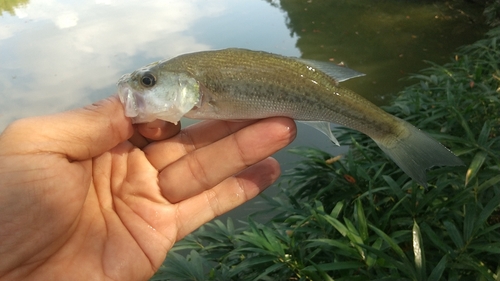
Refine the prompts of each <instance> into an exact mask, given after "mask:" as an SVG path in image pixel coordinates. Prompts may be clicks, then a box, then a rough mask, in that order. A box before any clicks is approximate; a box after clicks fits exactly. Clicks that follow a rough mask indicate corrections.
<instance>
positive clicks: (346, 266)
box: [304, 261, 365, 271]
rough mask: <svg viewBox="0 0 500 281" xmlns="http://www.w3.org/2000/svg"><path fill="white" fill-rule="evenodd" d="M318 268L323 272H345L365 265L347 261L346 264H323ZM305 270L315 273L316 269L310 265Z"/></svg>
mask: <svg viewBox="0 0 500 281" xmlns="http://www.w3.org/2000/svg"><path fill="white" fill-rule="evenodd" d="M316 266H317V268H319V269H321V270H323V271H336V270H343V269H358V268H360V267H363V266H365V265H364V264H363V263H361V262H359V261H345V262H331V263H323V264H318V265H316ZM304 269H305V270H310V271H313V270H314V269H315V268H314V266H311V265H310V266H307V267H305V268H304Z"/></svg>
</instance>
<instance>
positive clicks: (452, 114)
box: [152, 28, 500, 280]
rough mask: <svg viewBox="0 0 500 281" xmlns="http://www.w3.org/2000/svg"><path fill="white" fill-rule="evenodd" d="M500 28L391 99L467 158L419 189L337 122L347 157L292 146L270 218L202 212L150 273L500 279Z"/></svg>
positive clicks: (397, 109)
mask: <svg viewBox="0 0 500 281" xmlns="http://www.w3.org/2000/svg"><path fill="white" fill-rule="evenodd" d="M499 40H500V28H495V29H493V30H491V31H490V32H489V33H488V35H487V38H485V39H483V40H480V41H478V42H476V43H475V44H472V45H470V46H466V47H463V48H461V49H460V50H459V51H458V53H457V55H456V56H455V58H454V59H453V61H452V62H450V63H448V64H446V65H443V66H440V65H434V64H431V67H429V68H428V69H425V70H423V71H422V72H421V73H419V74H415V75H413V76H411V77H410V78H411V79H415V80H416V83H415V84H414V85H413V86H410V87H408V88H406V89H405V90H404V91H403V92H401V93H400V95H399V96H398V97H397V98H396V99H395V101H394V102H393V104H392V105H391V106H389V107H386V108H385V109H386V110H387V111H389V112H391V113H393V114H395V115H397V116H399V117H400V118H403V119H406V120H408V121H409V122H411V123H413V124H414V125H416V126H417V127H419V128H421V129H423V130H425V131H426V132H428V133H429V134H430V135H432V136H433V137H435V138H436V139H438V140H439V141H441V142H442V143H443V144H445V145H446V146H447V147H449V148H450V149H451V150H452V151H454V152H455V153H456V154H457V155H458V156H459V157H460V158H461V159H462V160H463V161H464V163H465V164H466V166H464V167H439V168H435V169H432V170H431V171H429V173H428V183H429V187H428V188H427V189H424V188H423V187H422V186H419V185H418V184H416V183H415V182H413V181H411V179H410V178H409V177H408V176H406V175H405V174H404V173H403V172H402V171H401V170H400V169H399V168H398V167H397V166H395V164H393V163H392V161H390V160H388V159H387V157H386V156H385V155H384V154H383V153H382V152H381V151H380V150H379V149H378V147H377V146H376V144H374V143H373V141H371V140H370V139H369V138H367V137H366V136H364V135H362V134H360V133H357V132H355V131H351V130H347V129H340V130H339V131H338V132H336V134H337V135H339V134H340V137H339V138H338V139H339V140H340V141H341V143H343V144H345V145H350V147H351V149H350V150H349V152H348V153H347V154H346V155H344V156H342V157H340V156H335V157H334V156H331V155H329V154H328V153H326V152H323V151H319V150H316V149H311V148H296V149H292V150H291V152H292V153H296V154H298V155H301V156H303V161H301V162H300V164H299V165H297V167H295V168H294V169H292V170H291V171H289V172H288V173H286V175H284V177H283V178H282V180H281V182H280V187H281V195H280V196H278V197H275V198H267V197H264V200H265V203H266V204H265V206H267V209H266V210H263V212H262V213H270V212H272V213H273V214H274V215H273V217H272V219H271V220H270V221H269V222H267V223H259V222H257V221H256V220H255V218H259V217H260V213H255V214H253V215H252V216H251V217H250V218H249V219H248V221H247V222H246V225H245V226H244V227H241V228H236V229H235V227H234V226H233V222H232V220H230V219H229V220H228V221H227V222H226V223H225V224H224V223H222V222H220V221H214V222H212V223H209V224H206V225H205V226H204V227H202V228H201V229H200V230H198V231H197V232H196V233H194V234H193V235H190V236H188V237H186V238H185V239H184V240H182V241H180V242H178V243H177V244H176V245H175V247H174V249H173V251H171V252H170V253H169V255H168V257H167V259H166V261H165V264H164V266H163V267H162V268H161V269H160V271H159V272H158V273H157V275H155V277H153V279H152V280H500V265H499V261H500V208H499V206H500V135H499V134H500V101H499V97H500V69H499V62H500V44H498V42H500V41H499ZM182 251H184V252H186V254H185V255H181V254H179V253H180V252H182Z"/></svg>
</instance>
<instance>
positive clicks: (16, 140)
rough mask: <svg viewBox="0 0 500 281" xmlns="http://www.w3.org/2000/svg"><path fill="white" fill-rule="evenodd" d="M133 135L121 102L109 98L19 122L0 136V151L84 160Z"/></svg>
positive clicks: (113, 97)
mask: <svg viewBox="0 0 500 281" xmlns="http://www.w3.org/2000/svg"><path fill="white" fill-rule="evenodd" d="M132 133H133V127H132V123H131V121H130V119H129V118H127V117H125V114H124V112H123V106H122V104H121V102H120V100H119V99H118V97H117V96H111V97H109V98H107V99H104V100H100V101H98V102H96V103H94V104H92V105H89V106H86V107H84V108H79V109H75V110H71V111H66V112H62V113H58V114H53V115H48V116H42V117H32V118H26V119H21V120H18V121H16V122H14V123H12V124H11V125H10V126H9V127H7V129H5V131H4V132H3V133H2V135H0V147H1V148H0V150H4V152H6V153H12V152H14V153H16V152H17V153H43V152H48V153H59V154H63V155H66V157H67V158H68V159H70V160H85V159H90V158H92V157H94V156H97V155H100V154H102V153H104V152H105V151H107V150H109V149H111V148H113V147H115V146H116V145H118V144H119V143H121V142H123V141H125V140H127V139H128V138H129V137H131V136H132ZM6 149H8V151H5V150H6Z"/></svg>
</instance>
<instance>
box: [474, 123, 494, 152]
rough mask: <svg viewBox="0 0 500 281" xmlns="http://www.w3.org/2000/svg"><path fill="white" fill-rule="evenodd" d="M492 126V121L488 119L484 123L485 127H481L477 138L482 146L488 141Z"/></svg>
mask: <svg viewBox="0 0 500 281" xmlns="http://www.w3.org/2000/svg"><path fill="white" fill-rule="evenodd" d="M490 131H491V126H490V122H488V121H486V122H484V124H483V128H482V129H481V133H479V137H478V138H477V144H478V145H480V146H485V145H486V142H487V141H488V137H489V136H490Z"/></svg>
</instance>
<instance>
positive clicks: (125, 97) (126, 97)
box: [118, 74, 199, 124]
mask: <svg viewBox="0 0 500 281" xmlns="http://www.w3.org/2000/svg"><path fill="white" fill-rule="evenodd" d="M132 75H133V74H125V75H123V76H122V77H121V78H120V80H119V81H118V96H119V97H120V101H121V102H122V104H123V106H124V110H125V116H127V117H130V118H131V119H132V123H145V122H152V121H154V120H156V119H161V120H165V121H167V122H171V123H174V124H177V122H178V121H179V120H180V119H181V117H182V116H183V115H184V114H186V113H187V112H188V111H189V110H191V109H192V108H193V106H194V105H196V104H197V103H198V101H199V94H198V93H197V92H192V91H190V89H189V88H188V87H187V86H186V85H185V83H180V82H177V83H176V84H175V86H173V87H159V88H151V89H144V88H141V89H139V90H137V89H134V87H133V86H132V85H133V83H134V82H133V81H132V82H131V76H132ZM177 80H178V79H177ZM177 80H176V81H177ZM191 80H192V81H191ZM191 80H189V82H191V83H192V84H196V85H197V83H196V81H195V80H194V79H191ZM183 81H184V80H183ZM183 81H181V82H183ZM130 83H132V84H130ZM196 90H197V88H196Z"/></svg>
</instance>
